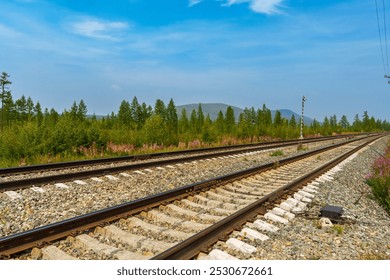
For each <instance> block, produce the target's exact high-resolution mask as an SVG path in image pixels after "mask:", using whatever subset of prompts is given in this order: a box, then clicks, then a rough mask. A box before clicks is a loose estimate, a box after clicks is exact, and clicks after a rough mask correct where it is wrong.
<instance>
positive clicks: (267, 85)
mask: <svg viewBox="0 0 390 280" xmlns="http://www.w3.org/2000/svg"><path fill="white" fill-rule="evenodd" d="M389 8H390V4H389ZM0 71H5V72H7V73H8V74H9V75H10V76H11V78H10V79H11V81H12V82H13V84H12V85H11V89H12V93H13V96H14V98H15V99H16V98H19V97H20V96H21V95H25V96H31V97H32V99H33V100H34V101H39V102H40V103H41V105H42V107H44V108H45V107H48V108H52V107H53V108H55V109H56V110H58V111H59V112H62V111H63V110H64V109H65V108H70V106H71V105H72V103H73V101H79V100H80V99H83V100H84V101H85V102H86V104H87V106H88V111H89V113H96V114H103V115H106V114H109V113H111V112H112V111H114V112H117V111H118V108H119V105H120V103H121V101H122V100H124V99H126V100H129V101H131V100H132V98H133V96H137V98H138V100H139V101H140V102H146V103H147V104H150V105H152V106H153V105H154V102H155V100H156V99H158V98H159V99H162V100H164V101H165V102H168V101H169V99H170V98H173V100H174V101H175V103H176V105H182V104H186V103H199V102H202V103H205V102H221V103H226V104H230V105H234V106H238V107H242V108H244V107H251V106H254V107H255V108H259V107H261V106H262V104H263V103H265V104H266V105H267V107H269V108H270V109H285V108H288V109H292V110H294V111H296V112H298V113H299V112H300V110H301V97H302V95H305V96H306V97H307V101H306V103H305V115H307V116H310V117H315V118H317V119H318V120H320V121H322V120H323V118H324V116H330V115H333V114H336V115H337V116H338V118H340V117H341V116H342V115H343V114H345V115H346V116H347V117H348V119H349V121H350V122H352V121H353V117H354V115H355V114H356V113H358V114H359V115H360V116H361V115H362V113H363V111H368V113H369V115H370V116H371V115H374V116H375V117H376V118H381V119H387V120H390V113H389V110H388V107H389V99H390V85H388V84H387V81H386V79H384V78H383V75H384V68H383V64H382V59H381V51H380V44H379V36H378V27H377V18H376V10H375V2H374V1H372V0H346V1H333V0H324V1H309V0H164V1H163V0H115V1H103V0H84V1H83V0H80V1H68V0H53V1H48V0H2V1H1V2H0Z"/></svg>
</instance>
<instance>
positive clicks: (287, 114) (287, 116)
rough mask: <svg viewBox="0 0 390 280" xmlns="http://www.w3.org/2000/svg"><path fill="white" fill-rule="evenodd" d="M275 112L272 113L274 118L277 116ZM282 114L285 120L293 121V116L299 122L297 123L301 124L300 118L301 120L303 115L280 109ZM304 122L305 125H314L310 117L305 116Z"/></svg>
mask: <svg viewBox="0 0 390 280" xmlns="http://www.w3.org/2000/svg"><path fill="white" fill-rule="evenodd" d="M275 112H276V110H275V111H271V114H272V118H273V117H274V116H275ZM279 112H280V114H281V115H282V118H285V119H288V120H289V119H291V117H292V115H294V117H295V120H296V121H297V123H298V122H299V120H300V118H301V115H299V114H297V113H295V112H293V111H291V110H289V109H280V110H279ZM303 122H304V123H305V124H309V125H310V124H312V123H313V119H311V118H309V117H305V116H303Z"/></svg>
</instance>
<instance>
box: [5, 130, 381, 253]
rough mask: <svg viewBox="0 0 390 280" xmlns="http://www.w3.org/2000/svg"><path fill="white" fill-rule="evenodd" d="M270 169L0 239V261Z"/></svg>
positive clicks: (248, 171) (196, 185)
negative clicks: (1, 258)
mask: <svg viewBox="0 0 390 280" xmlns="http://www.w3.org/2000/svg"><path fill="white" fill-rule="evenodd" d="M366 138H368V137H366ZM376 138H379V137H376ZM359 140H362V139H361V138H360V139H352V140H349V141H347V142H343V143H338V144H335V145H330V146H327V147H322V148H319V149H316V150H313V151H309V152H305V153H302V154H300V155H296V156H292V157H288V158H285V159H282V160H280V161H278V166H282V165H285V164H288V163H290V162H294V161H297V160H301V159H304V158H307V157H310V156H313V155H316V154H319V153H321V152H324V151H327V150H331V149H334V148H337V147H340V146H343V145H347V144H350V143H352V142H355V141H359ZM274 166H275V163H274V162H270V163H266V164H262V165H260V166H257V167H253V168H249V169H246V170H243V171H239V172H235V173H232V174H228V175H224V176H220V177H216V178H213V179H209V180H205V181H202V182H198V183H194V184H190V185H187V186H183V187H179V188H176V189H173V190H169V191H165V192H162V193H159V194H155V195H152V196H148V197H145V198H141V199H137V200H134V201H130V202H127V203H123V204H120V205H117V206H113V207H109V208H106V209H102V210H99V211H96V212H92V213H88V214H84V215H81V216H78V217H75V218H71V219H67V220H64V221H60V222H56V223H53V224H50V225H47V226H42V227H39V228H36V229H32V230H28V231H25V232H21V233H17V234H14V235H10V236H6V237H2V238H0V257H1V256H8V255H11V254H15V253H18V252H21V251H24V250H27V249H30V248H33V247H35V246H38V247H39V246H41V245H42V244H45V243H49V242H52V241H54V240H58V239H60V238H63V237H66V236H68V235H73V234H77V233H78V232H83V231H85V230H88V229H91V228H93V227H96V226H99V225H104V224H106V223H108V222H112V221H114V220H118V219H120V218H124V217H127V216H129V215H132V214H135V213H139V212H141V211H144V210H148V209H151V208H153V207H156V206H159V205H162V204H164V203H170V202H172V201H174V200H177V199H181V198H184V197H187V196H189V195H191V194H193V193H197V192H200V191H205V190H208V189H210V188H216V187H218V186H219V185H221V184H226V183H229V182H232V181H235V180H238V179H241V178H245V177H248V176H251V175H253V174H256V173H259V172H263V171H266V170H270V169H272V168H274Z"/></svg>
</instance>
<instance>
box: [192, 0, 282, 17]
mask: <svg viewBox="0 0 390 280" xmlns="http://www.w3.org/2000/svg"><path fill="white" fill-rule="evenodd" d="M203 1H204V0H189V3H188V6H189V7H192V6H195V5H197V4H199V3H201V2H203ZM214 1H217V2H221V1H223V0H214ZM283 1H284V0H225V1H224V3H223V4H222V5H221V6H225V7H230V6H232V5H236V4H243V3H249V7H250V9H251V10H252V11H254V12H256V13H260V14H267V15H271V14H280V13H281V11H280V7H281V4H282V2H283Z"/></svg>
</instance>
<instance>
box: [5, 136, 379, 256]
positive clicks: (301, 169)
mask: <svg viewBox="0 0 390 280" xmlns="http://www.w3.org/2000/svg"><path fill="white" fill-rule="evenodd" d="M377 138H378V136H377V137H369V138H367V139H365V140H359V141H356V140H355V141H351V142H348V144H347V145H342V144H338V145H335V146H332V147H327V148H322V149H319V150H317V151H316V152H308V153H305V154H304V155H300V156H298V157H293V158H289V159H286V160H283V161H281V162H279V165H278V166H277V167H275V166H274V164H272V163H269V164H265V165H262V166H259V167H257V168H252V169H249V170H244V171H242V172H237V173H235V174H230V175H226V176H221V177H218V178H214V179H212V180H208V181H204V182H200V183H196V184H192V185H188V186H184V187H181V188H178V189H174V190H171V191H167V192H164V193H161V194H158V195H154V196H151V197H147V198H143V199H138V200H136V201H132V202H129V203H125V204H122V205H117V206H115V207H111V208H108V209H104V210H101V211H97V212H93V213H90V214H86V215H82V216H79V217H76V218H72V219H68V220H65V221H62V222H57V223H54V224H51V225H48V226H44V227H41V228H36V229H33V230H30V231H27V232H22V233H19V234H15V235H11V236H6V237H4V238H0V255H1V258H11V259H191V258H200V259H202V258H203V259H205V258H206V259H211V258H222V257H221V255H218V254H217V253H220V252H222V253H220V254H222V255H224V256H225V257H226V258H236V257H237V256H233V255H231V254H229V253H227V252H224V251H223V249H224V248H225V247H229V246H230V247H229V248H241V249H242V250H243V252H244V253H243V254H244V256H247V255H248V254H251V252H252V251H253V248H252V247H253V246H252V247H251V245H245V244H242V241H240V240H238V239H237V238H235V237H236V235H237V234H238V235H244V236H246V237H248V238H252V239H259V240H261V239H266V238H267V236H266V235H264V234H263V233H261V232H258V231H257V230H256V228H257V229H259V228H263V227H265V228H268V229H269V230H271V231H272V230H277V229H276V227H275V226H274V225H272V224H270V223H268V222H267V219H268V220H272V219H274V221H275V220H276V221H277V222H281V223H285V222H287V223H288V220H289V219H291V218H292V217H293V215H294V212H299V211H303V210H304V207H305V206H304V203H305V201H306V202H307V201H309V200H310V195H311V193H315V191H316V190H315V186H314V187H313V186H312V187H310V186H306V187H305V189H304V190H299V189H300V188H301V187H302V186H303V185H304V184H307V183H308V182H310V181H312V180H314V179H315V178H317V177H319V176H321V175H322V174H323V173H324V172H325V171H326V170H328V169H330V168H332V167H333V166H334V165H336V164H337V163H338V162H339V161H342V160H343V159H345V158H346V157H348V156H349V155H350V154H351V153H354V152H356V151H357V150H358V149H360V148H362V147H363V146H364V145H365V144H367V143H369V142H372V141H374V140H375V139H377ZM360 142H364V144H361V143H360ZM346 147H347V148H346ZM345 150H347V152H346V151H345ZM319 154H320V155H321V156H319ZM340 155H341V156H340ZM282 166H283V168H281V167H282ZM281 199H284V200H285V201H283V202H282V201H281ZM277 204H278V206H277V207H275V206H276V205H277ZM268 210H271V211H268ZM258 215H261V217H265V218H264V219H259V218H258ZM245 224H247V225H248V226H247V227H244V228H243V227H242V226H243V225H245ZM237 229H238V230H239V233H237V232H236V231H234V230H237ZM229 234H233V235H232V236H230V237H229V238H228V239H226V238H227V237H228V235H229ZM220 240H226V243H224V244H223V245H221V244H219V243H218V242H221V241H220ZM237 240H238V241H237ZM240 242H241V243H240ZM216 243H218V246H219V247H218V246H217V247H216V248H214V249H211V246H214V245H215V244H216ZM240 246H241V247H240ZM241 249H237V250H241ZM202 251H203V252H204V253H200V252H202ZM216 254H217V255H216ZM245 254H246V255H245ZM241 257H242V256H241Z"/></svg>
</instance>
